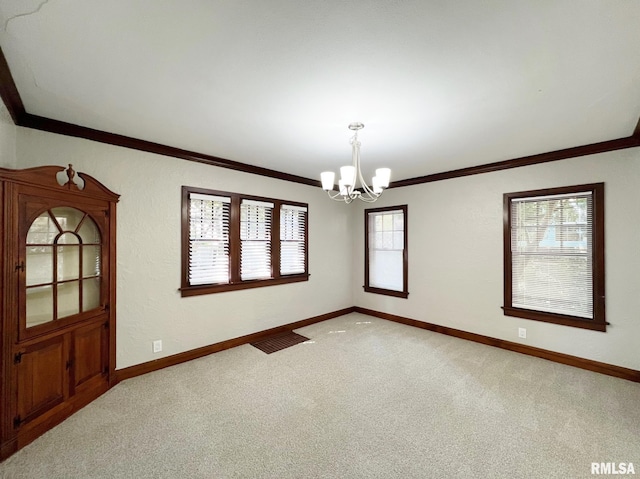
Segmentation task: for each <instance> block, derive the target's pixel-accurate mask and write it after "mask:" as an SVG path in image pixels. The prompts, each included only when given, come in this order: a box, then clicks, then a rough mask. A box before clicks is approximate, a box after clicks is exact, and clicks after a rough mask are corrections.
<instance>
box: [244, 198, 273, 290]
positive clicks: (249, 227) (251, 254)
mask: <svg viewBox="0 0 640 479" xmlns="http://www.w3.org/2000/svg"><path fill="white" fill-rule="evenodd" d="M272 210H273V203H267V202H264V201H254V200H244V199H243V200H242V203H241V206H240V258H241V259H240V278H241V279H242V280H243V281H244V280H248V279H265V278H271V211H272Z"/></svg>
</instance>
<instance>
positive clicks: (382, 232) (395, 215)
mask: <svg viewBox="0 0 640 479" xmlns="http://www.w3.org/2000/svg"><path fill="white" fill-rule="evenodd" d="M366 214H367V215H368V221H367V223H368V228H367V234H368V241H369V256H368V275H369V276H368V278H367V286H369V287H372V288H380V289H387V290H391V291H400V292H404V288H405V284H404V277H405V274H404V270H405V268H406V265H405V261H404V251H403V250H404V243H405V232H404V224H405V218H404V216H405V215H404V210H384V211H371V212H366Z"/></svg>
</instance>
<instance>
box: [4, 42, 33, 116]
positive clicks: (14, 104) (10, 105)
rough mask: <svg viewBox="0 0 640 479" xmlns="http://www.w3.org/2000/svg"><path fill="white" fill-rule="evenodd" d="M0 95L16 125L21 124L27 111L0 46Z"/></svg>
mask: <svg viewBox="0 0 640 479" xmlns="http://www.w3.org/2000/svg"><path fill="white" fill-rule="evenodd" d="M0 97H2V101H4V104H5V106H6V107H7V110H9V114H10V115H11V118H12V119H13V122H14V123H15V124H16V125H21V124H22V121H23V120H24V117H25V116H26V115H27V112H26V111H25V109H24V105H23V103H22V99H21V98H20V93H19V92H18V88H17V87H16V84H15V82H14V81H13V76H12V75H11V70H10V69H9V64H8V63H7V59H6V58H5V57H4V53H3V52H2V49H1V48H0Z"/></svg>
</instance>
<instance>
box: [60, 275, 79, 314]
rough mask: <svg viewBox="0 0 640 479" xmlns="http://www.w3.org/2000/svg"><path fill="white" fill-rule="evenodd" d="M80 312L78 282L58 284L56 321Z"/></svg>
mask: <svg viewBox="0 0 640 479" xmlns="http://www.w3.org/2000/svg"><path fill="white" fill-rule="evenodd" d="M79 312H80V281H71V282H69V283H61V284H58V319H60V318H65V317H67V316H72V315H74V314H78V313H79Z"/></svg>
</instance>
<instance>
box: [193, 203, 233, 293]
mask: <svg viewBox="0 0 640 479" xmlns="http://www.w3.org/2000/svg"><path fill="white" fill-rule="evenodd" d="M230 203H231V198H228V197H223V196H213V195H203V194H197V193H190V194H189V271H188V274H189V284H191V285H201V284H215V283H228V282H229V211H230Z"/></svg>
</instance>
